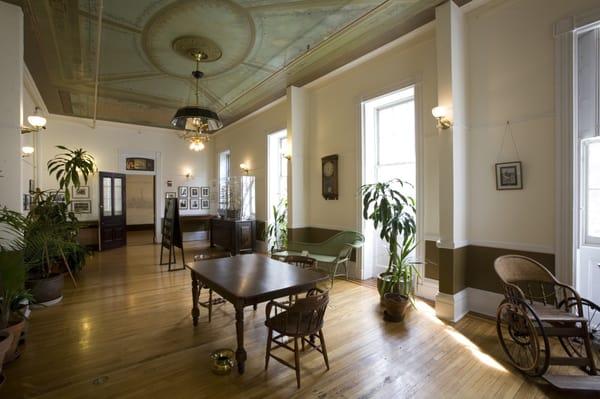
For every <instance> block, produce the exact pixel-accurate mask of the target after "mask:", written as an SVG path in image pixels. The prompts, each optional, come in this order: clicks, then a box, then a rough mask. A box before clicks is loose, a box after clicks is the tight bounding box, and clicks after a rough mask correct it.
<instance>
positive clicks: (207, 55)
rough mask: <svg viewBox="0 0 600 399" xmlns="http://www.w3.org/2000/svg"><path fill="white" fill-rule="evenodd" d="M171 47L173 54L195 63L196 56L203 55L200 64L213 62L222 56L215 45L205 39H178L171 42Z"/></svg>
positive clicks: (187, 37) (190, 37) (196, 37)
mask: <svg viewBox="0 0 600 399" xmlns="http://www.w3.org/2000/svg"><path fill="white" fill-rule="evenodd" d="M172 46H173V50H175V52H177V53H178V54H180V55H182V56H184V57H187V58H189V59H191V60H194V61H196V54H203V58H202V59H201V60H200V62H214V61H216V60H218V59H219V58H221V56H222V55H223V52H222V51H221V49H220V48H219V46H218V45H217V43H215V42H213V41H212V40H210V39H208V38H206V37H200V36H182V37H178V38H177V39H175V40H173V44H172Z"/></svg>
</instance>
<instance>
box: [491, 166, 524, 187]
mask: <svg viewBox="0 0 600 399" xmlns="http://www.w3.org/2000/svg"><path fill="white" fill-rule="evenodd" d="M522 189H523V175H522V173H521V162H503V163H497V164H496V190H522Z"/></svg>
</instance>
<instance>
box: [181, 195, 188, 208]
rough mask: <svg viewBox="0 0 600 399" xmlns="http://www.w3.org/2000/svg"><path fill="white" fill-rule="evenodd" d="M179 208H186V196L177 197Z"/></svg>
mask: <svg viewBox="0 0 600 399" xmlns="http://www.w3.org/2000/svg"><path fill="white" fill-rule="evenodd" d="M179 209H183V210H186V209H188V199H187V198H179Z"/></svg>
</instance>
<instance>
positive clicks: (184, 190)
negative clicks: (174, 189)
mask: <svg viewBox="0 0 600 399" xmlns="http://www.w3.org/2000/svg"><path fill="white" fill-rule="evenodd" d="M178 191H179V198H187V196H188V187H187V186H179V190H178Z"/></svg>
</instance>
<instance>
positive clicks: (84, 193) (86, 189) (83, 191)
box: [72, 186, 90, 199]
mask: <svg viewBox="0 0 600 399" xmlns="http://www.w3.org/2000/svg"><path fill="white" fill-rule="evenodd" d="M72 192H73V199H78V198H90V186H81V187H79V188H75V187H73V191H72Z"/></svg>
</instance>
